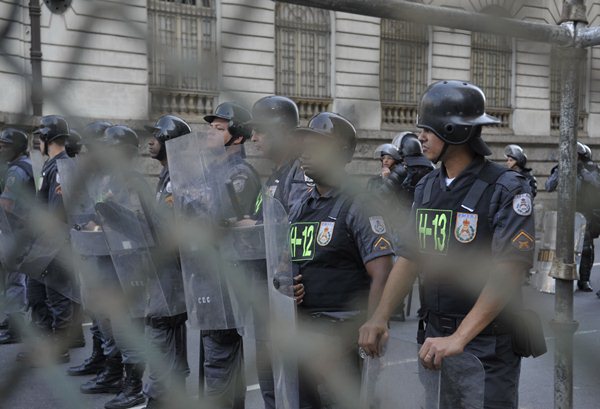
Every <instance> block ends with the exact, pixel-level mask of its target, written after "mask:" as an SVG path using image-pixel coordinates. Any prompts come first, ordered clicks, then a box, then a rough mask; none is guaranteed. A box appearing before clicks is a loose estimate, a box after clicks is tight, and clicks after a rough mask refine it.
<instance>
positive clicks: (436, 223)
mask: <svg viewBox="0 0 600 409" xmlns="http://www.w3.org/2000/svg"><path fill="white" fill-rule="evenodd" d="M451 227H452V210H439V209H417V235H418V237H419V250H420V251H421V252H422V253H430V254H447V253H448V242H449V241H450V232H451V230H450V229H451Z"/></svg>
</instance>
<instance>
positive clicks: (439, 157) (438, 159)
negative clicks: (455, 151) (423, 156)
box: [433, 142, 449, 165]
mask: <svg viewBox="0 0 600 409" xmlns="http://www.w3.org/2000/svg"><path fill="white" fill-rule="evenodd" d="M448 146H449V144H448V142H444V147H443V148H442V151H441V152H440V154H439V155H438V157H437V158H435V160H434V161H433V163H434V164H435V165H437V163H438V162H439V161H440V160H442V157H443V156H444V155H445V154H446V151H447V150H448Z"/></svg>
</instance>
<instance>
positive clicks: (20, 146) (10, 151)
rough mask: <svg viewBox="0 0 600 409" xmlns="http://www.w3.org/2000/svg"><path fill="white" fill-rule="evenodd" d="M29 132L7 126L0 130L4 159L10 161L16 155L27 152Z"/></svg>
mask: <svg viewBox="0 0 600 409" xmlns="http://www.w3.org/2000/svg"><path fill="white" fill-rule="evenodd" d="M27 141H28V138H27V134H26V133H25V132H23V131H21V130H19V129H16V128H5V129H3V130H2V132H0V143H2V144H4V145H6V146H5V147H4V146H3V147H2V152H3V153H2V159H4V160H6V161H8V162H10V161H12V160H14V159H15V158H16V157H18V156H20V155H21V154H24V153H25V152H27Z"/></svg>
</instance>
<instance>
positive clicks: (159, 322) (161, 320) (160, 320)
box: [144, 312, 188, 328]
mask: <svg viewBox="0 0 600 409" xmlns="http://www.w3.org/2000/svg"><path fill="white" fill-rule="evenodd" d="M187 318H188V316H187V312H184V313H183V314H178V315H175V316H173V317H146V318H145V320H144V322H145V323H146V325H148V326H149V327H152V328H162V327H174V326H176V325H181V324H183V323H184V322H186V321H187Z"/></svg>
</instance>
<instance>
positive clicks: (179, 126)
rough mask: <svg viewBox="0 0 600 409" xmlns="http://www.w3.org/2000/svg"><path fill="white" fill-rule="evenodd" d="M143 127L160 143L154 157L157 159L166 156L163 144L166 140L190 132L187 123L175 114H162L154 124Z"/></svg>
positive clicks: (162, 158) (190, 129)
mask: <svg viewBox="0 0 600 409" xmlns="http://www.w3.org/2000/svg"><path fill="white" fill-rule="evenodd" d="M145 128H146V129H147V130H148V131H150V132H152V135H153V136H154V138H155V139H156V140H157V141H158V142H159V143H160V151H159V153H158V155H156V158H155V159H157V160H164V159H165V158H166V157H167V148H166V146H165V144H166V142H167V141H168V140H170V139H175V138H177V137H179V136H183V135H187V134H189V133H192V128H190V126H189V125H188V123H187V122H185V121H184V120H183V119H181V118H179V117H178V116H175V115H163V116H161V117H160V118H158V120H157V121H156V123H155V124H154V126H146V127H145Z"/></svg>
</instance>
